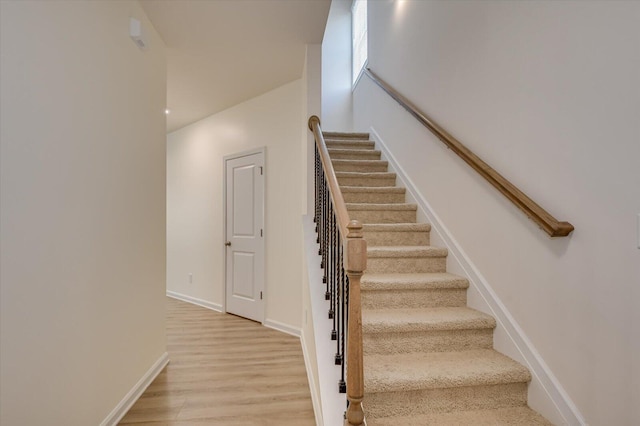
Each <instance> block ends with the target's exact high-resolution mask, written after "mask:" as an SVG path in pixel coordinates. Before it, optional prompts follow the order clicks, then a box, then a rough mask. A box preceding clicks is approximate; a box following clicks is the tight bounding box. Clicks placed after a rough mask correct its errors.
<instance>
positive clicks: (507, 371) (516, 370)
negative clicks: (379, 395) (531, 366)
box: [364, 349, 531, 394]
mask: <svg viewBox="0 0 640 426" xmlns="http://www.w3.org/2000/svg"><path fill="white" fill-rule="evenodd" d="M364 371H366V374H365V394H366V393H367V392H398V391H411V390H418V389H433V388H453V387H455V388H459V387H468V386H488V385H498V384H507V383H525V382H529V381H530V380H531V374H530V373H529V370H527V369H526V368H525V367H524V366H522V365H521V364H519V363H517V362H516V361H514V360H512V359H511V358H509V357H507V356H505V355H502V354H500V353H498V352H496V351H494V350H493V349H475V350H469V351H456V352H424V353H401V354H393V355H366V356H365V357H364Z"/></svg>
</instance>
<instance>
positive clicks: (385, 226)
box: [362, 223, 431, 232]
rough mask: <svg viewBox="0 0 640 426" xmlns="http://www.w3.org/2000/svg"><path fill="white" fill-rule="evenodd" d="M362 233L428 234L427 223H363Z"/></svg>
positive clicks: (428, 225)
mask: <svg viewBox="0 0 640 426" xmlns="http://www.w3.org/2000/svg"><path fill="white" fill-rule="evenodd" d="M362 230H363V231H364V232H430V231H431V225H430V224H428V223H365V224H363V225H362Z"/></svg>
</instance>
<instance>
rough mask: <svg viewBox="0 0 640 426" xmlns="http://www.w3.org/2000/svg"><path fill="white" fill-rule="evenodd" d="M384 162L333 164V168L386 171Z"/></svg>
mask: <svg viewBox="0 0 640 426" xmlns="http://www.w3.org/2000/svg"><path fill="white" fill-rule="evenodd" d="M387 168H388V166H387V164H386V163H375V164H341V163H338V164H334V165H333V170H335V171H336V172H357V173H377V172H382V173H384V172H386V171H387Z"/></svg>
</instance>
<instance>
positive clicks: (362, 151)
mask: <svg viewBox="0 0 640 426" xmlns="http://www.w3.org/2000/svg"><path fill="white" fill-rule="evenodd" d="M328 151H329V157H331V155H332V154H355V155H358V154H360V155H362V156H363V157H368V156H373V155H378V156H379V155H380V154H381V151H379V150H377V149H368V148H365V147H363V148H360V149H359V148H328ZM335 160H341V158H335ZM342 160H345V158H343V159H342Z"/></svg>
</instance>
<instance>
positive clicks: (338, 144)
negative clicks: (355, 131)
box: [325, 141, 376, 149]
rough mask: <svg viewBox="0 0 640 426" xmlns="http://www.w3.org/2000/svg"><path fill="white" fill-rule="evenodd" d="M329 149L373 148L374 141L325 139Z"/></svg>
mask: <svg viewBox="0 0 640 426" xmlns="http://www.w3.org/2000/svg"><path fill="white" fill-rule="evenodd" d="M325 142H326V143H327V148H329V149H332V148H334V149H373V148H374V147H375V145H376V144H375V143H374V142H363V141H325Z"/></svg>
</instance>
